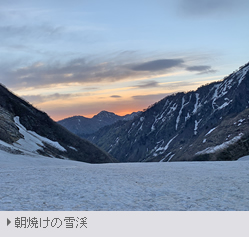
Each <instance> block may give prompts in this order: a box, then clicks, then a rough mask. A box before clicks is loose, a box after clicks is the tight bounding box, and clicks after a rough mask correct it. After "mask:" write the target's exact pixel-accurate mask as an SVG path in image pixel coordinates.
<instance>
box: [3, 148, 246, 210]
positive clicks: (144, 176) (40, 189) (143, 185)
mask: <svg viewBox="0 0 249 237" xmlns="http://www.w3.org/2000/svg"><path fill="white" fill-rule="evenodd" d="M248 170H249V162H248V161H245V162H240V161H231V162H228V161H227V162H172V163H171V162H170V163H168V162H167V163H121V164H101V165H92V164H86V163H82V162H76V161H70V160H60V159H56V158H45V157H42V156H36V157H29V156H23V155H13V154H8V153H5V152H3V151H0V210H1V211H83V210H92V211H100V210H101V211H103V210H105V211H111V210H112V211H143V210H145V211H152V210H161V211H169V210H170V211H190V210H193V211H204V210H210V211H215V210H220V211H223V210H229V211H232V210H240V211H248V210H249V196H248V193H249V172H248Z"/></svg>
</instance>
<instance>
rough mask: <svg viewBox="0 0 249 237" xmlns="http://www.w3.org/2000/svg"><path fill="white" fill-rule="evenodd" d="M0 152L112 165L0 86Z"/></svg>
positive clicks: (96, 151) (105, 156) (101, 153)
mask: <svg viewBox="0 0 249 237" xmlns="http://www.w3.org/2000/svg"><path fill="white" fill-rule="evenodd" d="M0 150H4V151H7V152H10V153H14V154H26V155H36V154H40V155H44V156H49V157H56V158H62V159H72V160H78V161H83V162H89V163H105V162H113V161H115V159H113V158H112V157H111V156H110V155H108V154H107V153H106V152H104V151H102V150H100V149H99V148H97V147H96V146H95V145H93V144H91V143H90V142H88V141H86V140H83V139H81V138H79V137H77V136H76V135H74V134H72V133H70V132H69V131H68V130H66V129H65V128H63V127H62V126H61V125H59V124H57V123H56V122H54V121H53V120H52V119H51V118H49V116H48V115H47V114H46V113H44V112H42V111H39V110H37V109H36V108H34V107H33V106H31V105H30V104H29V103H28V102H26V101H24V100H22V99H21V98H19V97H17V96H15V95H14V94H13V93H11V92H10V91H9V90H8V89H6V88H5V87H4V86H2V85H0Z"/></svg>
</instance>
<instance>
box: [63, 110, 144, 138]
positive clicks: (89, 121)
mask: <svg viewBox="0 0 249 237" xmlns="http://www.w3.org/2000/svg"><path fill="white" fill-rule="evenodd" d="M140 113H141V112H140V111H139V112H133V113H132V114H127V115H125V116H119V115H116V114H114V113H112V112H108V111H101V112H100V113H98V114H97V115H95V116H93V117H92V118H86V117H83V116H73V117H70V118H65V119H63V120H60V121H58V123H59V124H60V125H62V126H63V127H65V128H66V129H68V130H69V131H71V132H72V133H74V134H76V135H78V136H80V137H87V135H89V134H92V133H94V132H96V131H98V130H99V129H100V128H102V127H104V126H107V125H111V124H114V123H116V122H117V121H120V120H121V121H129V120H132V119H134V118H135V117H136V116H138V115H139V114H140Z"/></svg>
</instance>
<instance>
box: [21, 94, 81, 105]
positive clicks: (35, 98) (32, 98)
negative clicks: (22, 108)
mask: <svg viewBox="0 0 249 237" xmlns="http://www.w3.org/2000/svg"><path fill="white" fill-rule="evenodd" d="M80 95H81V94H77V93H74V94H59V93H54V94H51V95H24V96H21V97H22V98H23V99H25V100H26V101H28V102H30V103H34V104H39V103H43V102H46V101H52V100H59V99H62V100H63V99H68V98H72V97H78V96H80Z"/></svg>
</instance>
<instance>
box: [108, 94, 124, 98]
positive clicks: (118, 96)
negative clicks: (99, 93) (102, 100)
mask: <svg viewBox="0 0 249 237" xmlns="http://www.w3.org/2000/svg"><path fill="white" fill-rule="evenodd" d="M110 97H111V98H122V96H120V95H111V96H110Z"/></svg>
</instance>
